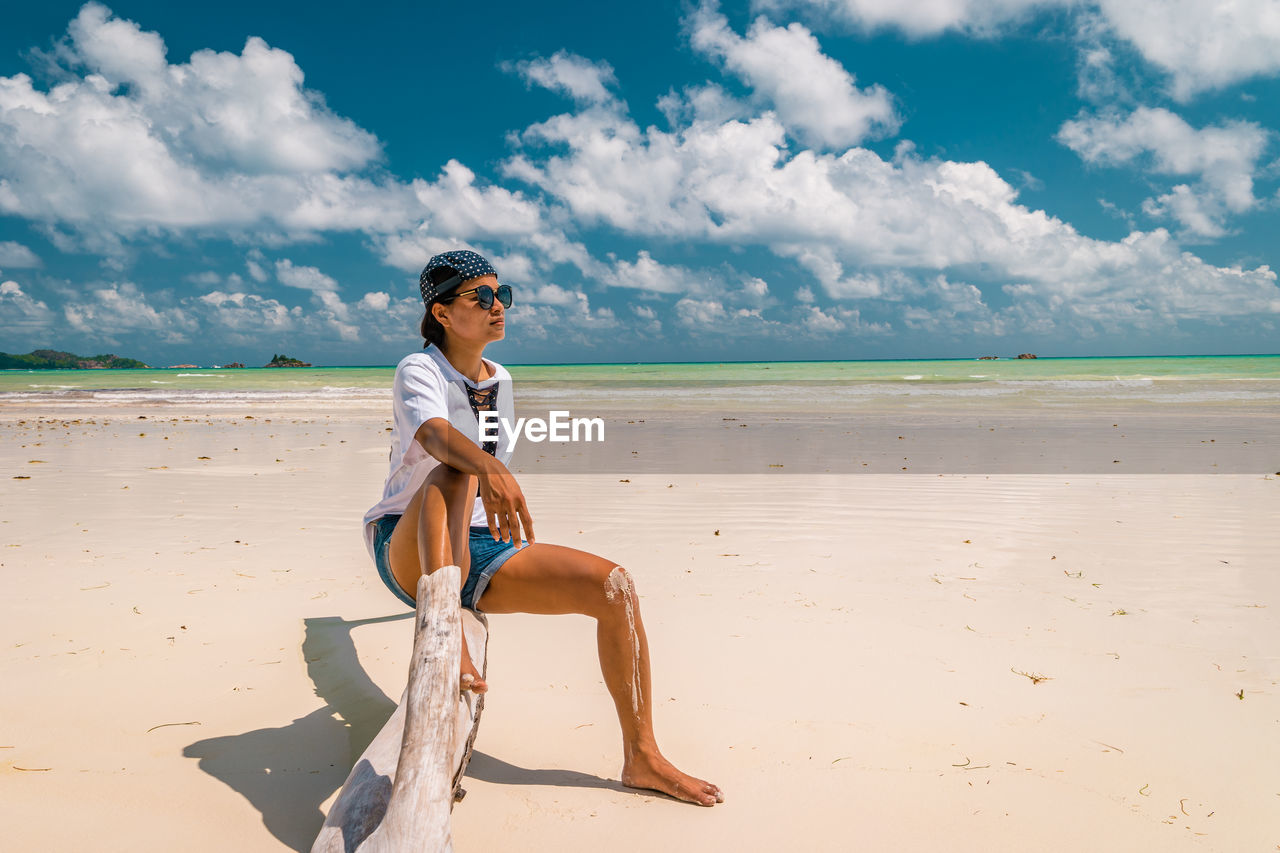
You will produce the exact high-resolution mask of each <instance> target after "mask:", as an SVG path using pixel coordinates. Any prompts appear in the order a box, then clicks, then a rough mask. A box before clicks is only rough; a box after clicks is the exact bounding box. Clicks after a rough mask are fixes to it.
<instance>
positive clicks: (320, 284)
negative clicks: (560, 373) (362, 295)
mask: <svg viewBox="0 0 1280 853" xmlns="http://www.w3.org/2000/svg"><path fill="white" fill-rule="evenodd" d="M276 278H277V279H279V281H280V283H281V284H284V285H287V286H289V287H296V288H298V289H299V290H310V291H313V292H315V293H326V292H332V291H335V290H337V289H338V282H337V281H335V280H334V279H333V278H332V277H330V276H327V275H325V274H324V273H322V272H320V270H319V269H317V268H316V267H306V266H295V265H294V263H293V261H291V260H289V259H288V258H283V259H281V260H278V261H276Z"/></svg>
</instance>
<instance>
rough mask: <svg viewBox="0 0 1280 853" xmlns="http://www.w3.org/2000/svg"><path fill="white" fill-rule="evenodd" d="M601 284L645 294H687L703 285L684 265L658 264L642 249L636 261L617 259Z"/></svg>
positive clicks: (603, 272)
mask: <svg viewBox="0 0 1280 853" xmlns="http://www.w3.org/2000/svg"><path fill="white" fill-rule="evenodd" d="M596 279H597V281H599V282H601V283H602V284H606V285H608V286H610V287H626V288H631V289H633V290H639V291H642V292H644V293H650V294H653V293H685V292H687V291H688V290H690V289H691V288H694V287H697V286H698V285H699V284H700V283H703V281H702V280H701V279H699V277H698V275H697V274H696V273H694V272H693V271H691V270H688V269H686V268H684V267H680V266H667V265H665V264H661V263H659V262H658V261H655V260H654V259H653V257H652V256H651V255H650V254H649V253H648V252H646V251H645V250H643V249H641V250H640V251H639V252H638V253H637V254H636V259H635V261H634V262H632V261H624V260H621V259H619V260H615V261H614V263H613V266H612V267H611V268H608V269H604V270H602V271H601V272H600V273H599V275H597V277H596Z"/></svg>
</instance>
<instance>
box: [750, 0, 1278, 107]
mask: <svg viewBox="0 0 1280 853" xmlns="http://www.w3.org/2000/svg"><path fill="white" fill-rule="evenodd" d="M753 6H754V7H755V8H757V9H765V10H769V11H773V12H781V11H786V10H801V11H805V12H809V13H812V14H814V15H816V16H817V17H818V18H819V19H820V20H829V21H833V22H836V23H839V24H842V25H845V26H852V27H855V28H857V29H859V30H864V31H867V30H879V29H895V30H899V31H901V32H903V33H906V34H907V35H909V36H912V37H914V38H927V37H932V36H937V35H939V34H941V33H943V32H947V31H954V32H960V33H965V34H968V35H976V36H992V35H996V34H999V33H1001V32H1004V31H1006V30H1007V29H1008V28H1009V27H1011V26H1015V25H1017V24H1019V23H1021V22H1023V21H1025V20H1027V18H1028V17H1030V16H1031V15H1033V14H1034V13H1036V12H1038V11H1043V10H1067V11H1069V12H1075V13H1078V14H1082V15H1092V16H1096V17H1097V20H1098V21H1099V22H1100V24H1101V25H1102V26H1104V27H1105V28H1106V30H1107V31H1108V32H1109V33H1110V34H1111V35H1113V36H1114V37H1115V38H1116V39H1119V40H1122V41H1124V42H1126V43H1128V44H1129V45H1131V46H1132V47H1133V48H1134V49H1135V50H1136V51H1137V52H1138V53H1139V55H1141V56H1142V58H1143V59H1144V60H1145V61H1146V62H1147V63H1149V64H1150V65H1152V66H1154V67H1156V68H1158V69H1159V70H1160V71H1162V72H1163V73H1165V74H1167V75H1168V77H1169V80H1170V91H1171V94H1172V95H1173V96H1174V97H1175V98H1178V99H1179V100H1186V99H1188V98H1190V97H1192V96H1193V95H1195V94H1197V93H1200V92H1203V91H1207V90H1212V89H1219V88H1222V87H1224V86H1228V85H1231V84H1233V83H1238V82H1240V81H1242V80H1247V79H1249V78H1251V77H1256V76H1272V75H1274V74H1276V73H1277V72H1280V7H1278V6H1277V5H1276V3H1275V2H1274V0H756V2H755V3H753ZM1089 42H1090V48H1089V49H1090V50H1091V51H1094V52H1093V54H1092V55H1091V56H1089V57H1087V62H1086V63H1085V69H1086V70H1087V71H1090V72H1095V71H1099V70H1103V71H1105V70H1106V68H1105V64H1104V63H1109V60H1110V57H1108V56H1105V55H1104V53H1099V52H1097V51H1098V46H1097V44H1096V40H1094V39H1090V40H1089ZM1092 81H1093V82H1098V81H1097V78H1092Z"/></svg>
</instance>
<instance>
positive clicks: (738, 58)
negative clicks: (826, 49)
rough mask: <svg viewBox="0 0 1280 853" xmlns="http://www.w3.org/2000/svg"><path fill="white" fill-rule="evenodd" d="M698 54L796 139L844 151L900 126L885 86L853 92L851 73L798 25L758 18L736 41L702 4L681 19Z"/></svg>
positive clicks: (726, 25) (722, 20)
mask: <svg viewBox="0 0 1280 853" xmlns="http://www.w3.org/2000/svg"><path fill="white" fill-rule="evenodd" d="M687 26H688V27H689V31H690V39H691V41H692V43H693V46H694V48H695V49H696V50H698V51H700V52H702V53H704V54H706V55H708V56H712V57H714V58H716V59H718V60H719V61H720V62H721V63H723V64H724V66H725V68H727V69H728V70H729V71H731V72H733V73H734V74H736V75H738V76H739V77H741V78H742V79H743V80H744V81H745V82H746V83H747V84H748V85H750V86H751V87H752V89H754V90H755V92H756V93H758V94H759V95H760V96H762V97H763V98H765V99H766V100H767V101H768V102H769V103H770V104H771V105H772V107H773V109H774V110H775V111H776V112H777V114H778V117H779V119H780V120H781V121H782V123H783V124H784V125H786V127H787V129H788V130H790V131H791V132H792V133H794V134H795V135H796V136H797V137H799V138H800V139H801V140H802V141H804V142H806V143H809V144H812V145H816V146H819V147H823V148H847V147H849V146H850V145H856V144H857V143H859V142H861V141H863V140H864V139H866V138H868V137H872V136H884V135H887V134H890V133H893V132H894V131H896V130H897V129H898V126H899V124H900V121H899V119H898V117H897V114H896V112H895V110H894V107H893V99H892V97H891V96H890V95H889V93H888V91H887V90H885V89H884V87H882V86H879V85H874V86H870V87H867V88H865V89H858V87H857V86H855V85H854V78H853V75H852V74H850V73H849V72H848V71H847V70H846V69H845V68H844V66H843V65H841V64H840V63H839V62H837V61H836V60H834V59H832V58H831V57H829V56H827V55H826V54H825V53H823V52H822V47H821V46H820V45H819V44H818V40H817V39H816V38H814V37H813V34H812V33H810V32H809V30H807V29H805V28H804V27H803V26H801V25H800V24H791V25H789V26H787V27H775V26H773V25H772V24H770V23H769V22H768V21H767V20H766V19H765V18H757V19H756V21H755V23H753V24H752V25H751V28H750V29H749V30H748V31H747V34H746V37H745V38H744V37H741V36H739V35H738V34H737V33H735V32H733V30H731V29H730V28H729V23H728V21H727V20H726V19H725V18H724V16H723V15H720V14H718V13H716V12H714V11H713V7H712V6H708V5H704V6H702V7H701V8H700V9H699V10H698V11H696V12H695V13H694V14H693V15H692V17H691V18H690V19H689V21H688V22H687Z"/></svg>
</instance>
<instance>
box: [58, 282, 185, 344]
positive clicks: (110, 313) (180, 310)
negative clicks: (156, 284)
mask: <svg viewBox="0 0 1280 853" xmlns="http://www.w3.org/2000/svg"><path fill="white" fill-rule="evenodd" d="M62 313H63V318H64V319H65V320H66V322H67V323H68V324H69V325H70V326H71V328H72V329H75V330H76V331H79V332H84V333H87V334H88V335H91V336H92V337H94V338H96V339H98V340H100V341H102V342H103V343H105V344H108V345H111V346H116V345H118V344H119V343H120V340H121V336H122V335H131V334H138V333H145V334H147V335H150V336H153V337H154V338H155V339H156V340H159V341H161V342H164V343H170V344H178V343H187V342H189V341H190V340H191V333H192V332H194V331H195V330H196V329H197V328H198V323H197V321H196V319H195V318H194V317H192V316H191V314H190V313H189V312H188V311H187V310H186V309H185V308H184V307H183V306H182V305H179V304H175V303H174V302H173V301H172V298H171V297H170V295H169V294H167V293H144V292H143V291H142V289H141V288H139V287H138V286H137V285H136V284H134V283H133V282H130V281H123V282H109V283H105V284H102V285H98V286H94V287H91V288H89V290H88V292H87V293H86V294H85V296H84V297H81V298H77V299H74V300H71V301H68V302H65V303H64V304H63V306H62Z"/></svg>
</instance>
